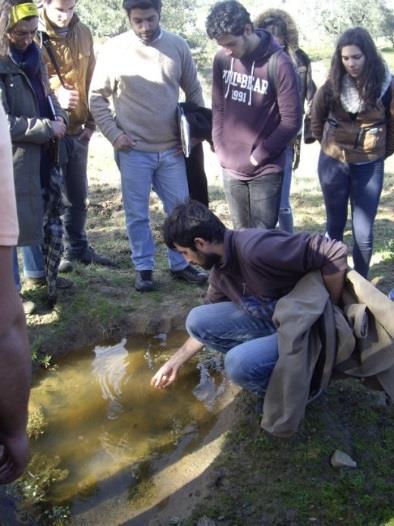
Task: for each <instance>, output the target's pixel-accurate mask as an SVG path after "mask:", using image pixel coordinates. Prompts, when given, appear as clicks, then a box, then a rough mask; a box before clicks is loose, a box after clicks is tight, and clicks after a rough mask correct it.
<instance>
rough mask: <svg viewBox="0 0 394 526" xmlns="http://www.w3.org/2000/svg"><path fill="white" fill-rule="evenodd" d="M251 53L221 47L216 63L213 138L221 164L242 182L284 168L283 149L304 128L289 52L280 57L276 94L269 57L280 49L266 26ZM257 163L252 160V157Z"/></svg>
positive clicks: (214, 64) (259, 32)
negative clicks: (233, 54)
mask: <svg viewBox="0 0 394 526" xmlns="http://www.w3.org/2000/svg"><path fill="white" fill-rule="evenodd" d="M256 33H257V34H258V35H259V36H260V37H261V40H260V44H259V45H258V46H257V48H256V49H255V50H254V51H253V52H252V53H251V54H250V55H248V56H246V57H243V58H242V59H240V60H238V59H233V58H231V57H229V56H226V54H225V52H224V51H223V50H221V51H219V52H218V53H217V54H216V56H215V59H214V63H213V85H212V111H213V115H212V118H213V121H212V127H213V128H212V136H213V142H214V147H215V151H216V153H217V155H218V158H219V161H220V164H221V165H222V166H223V167H224V168H228V169H230V170H232V171H233V172H234V175H235V176H236V177H237V178H239V179H243V180H248V179H251V178H253V177H256V176H259V175H264V174H269V173H278V172H281V171H283V166H284V150H285V148H286V146H287V145H288V144H289V142H290V141H291V140H292V139H293V138H294V137H295V136H296V135H297V133H298V132H299V129H300V127H301V119H302V110H301V104H300V96H299V93H298V84H297V82H298V81H297V73H296V72H295V69H294V66H293V64H292V62H291V60H290V58H289V56H288V55H287V54H286V53H285V52H284V51H283V52H280V53H279V56H278V68H277V83H276V84H277V93H275V88H274V87H273V86H271V85H270V84H269V82H268V80H267V79H268V66H267V62H268V59H269V57H270V56H271V55H272V54H273V53H274V52H275V51H277V50H279V49H280V46H279V44H277V42H276V41H275V40H274V38H273V37H272V36H271V35H270V34H269V33H267V32H266V31H264V30H259V31H256ZM252 153H253V157H254V158H255V159H256V161H257V162H258V166H253V165H252V164H250V161H249V159H250V155H251V154H252Z"/></svg>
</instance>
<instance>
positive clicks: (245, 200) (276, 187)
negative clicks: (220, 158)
mask: <svg viewBox="0 0 394 526" xmlns="http://www.w3.org/2000/svg"><path fill="white" fill-rule="evenodd" d="M282 179H283V174H282V173H275V174H268V175H262V176H260V177H256V178H255V179H251V180H250V181H241V180H240V179H237V178H236V177H235V176H233V175H232V172H231V170H228V169H223V184H224V192H225V194H226V199H227V203H228V207H229V209H230V215H231V220H232V222H233V225H234V228H275V225H276V223H277V222H278V215H279V205H280V196H281V190H282Z"/></svg>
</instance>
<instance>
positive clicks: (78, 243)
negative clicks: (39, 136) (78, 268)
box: [62, 135, 89, 258]
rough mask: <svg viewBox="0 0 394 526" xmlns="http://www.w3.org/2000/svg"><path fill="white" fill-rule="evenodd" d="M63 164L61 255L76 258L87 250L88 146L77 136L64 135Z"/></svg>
mask: <svg viewBox="0 0 394 526" xmlns="http://www.w3.org/2000/svg"><path fill="white" fill-rule="evenodd" d="M65 141H67V161H66V162H64V163H62V169H63V176H64V188H63V192H64V195H65V198H66V199H65V201H66V203H67V205H66V209H65V211H64V217H63V227H64V255H65V257H74V258H78V257H80V256H82V255H83V253H84V252H85V251H86V249H87V248H88V240H87V236H86V230H85V226H86V218H87V203H88V179H87V162H88V147H89V143H88V142H86V141H80V140H79V135H66V138H65Z"/></svg>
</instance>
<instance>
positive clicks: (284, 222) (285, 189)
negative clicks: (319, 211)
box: [279, 145, 294, 234]
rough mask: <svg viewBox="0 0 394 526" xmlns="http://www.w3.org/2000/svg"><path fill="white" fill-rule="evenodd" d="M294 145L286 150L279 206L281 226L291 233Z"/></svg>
mask: <svg viewBox="0 0 394 526" xmlns="http://www.w3.org/2000/svg"><path fill="white" fill-rule="evenodd" d="M293 155H294V147H293V145H290V146H288V147H287V148H286V152H285V166H284V171H283V184H282V192H281V195H280V207H279V228H280V229H281V230H284V231H285V232H289V234H292V233H293V214H292V212H291V206H290V187H291V176H292V173H293Z"/></svg>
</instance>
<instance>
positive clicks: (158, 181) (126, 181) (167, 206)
mask: <svg viewBox="0 0 394 526" xmlns="http://www.w3.org/2000/svg"><path fill="white" fill-rule="evenodd" d="M115 158H116V162H117V164H118V167H119V169H120V174H121V180H122V196H123V206H124V210H125V215H126V227H127V234H128V237H129V242H130V247H131V259H132V262H133V264H134V267H135V269H136V270H138V271H141V270H153V267H154V253H155V244H154V240H153V236H152V231H151V228H150V220H149V196H150V193H151V190H152V189H153V190H154V191H155V192H156V194H157V195H158V196H159V198H160V200H161V202H162V203H163V207H164V211H165V213H166V214H169V213H170V212H171V211H172V210H173V208H175V206H176V205H177V204H179V203H183V202H185V201H186V200H187V198H188V196H189V188H188V184H187V178H186V166H185V158H184V156H183V155H179V152H178V151H177V149H176V148H171V149H169V150H165V151H163V152H143V151H141V150H136V149H131V150H128V151H118V152H116V155H115ZM168 261H169V267H170V269H171V270H175V271H177V270H182V269H184V268H185V267H187V262H186V260H185V258H184V257H183V256H182V255H181V254H180V253H179V252H177V251H175V250H168Z"/></svg>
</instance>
